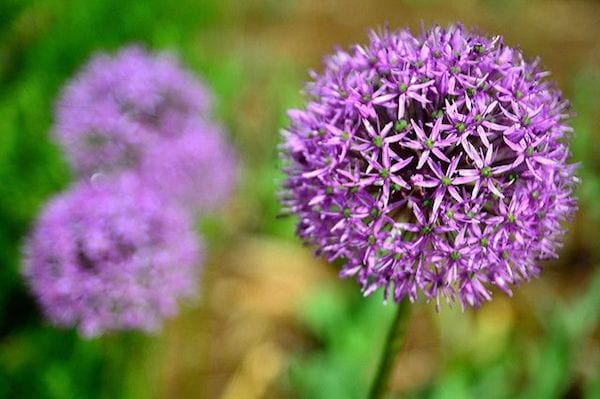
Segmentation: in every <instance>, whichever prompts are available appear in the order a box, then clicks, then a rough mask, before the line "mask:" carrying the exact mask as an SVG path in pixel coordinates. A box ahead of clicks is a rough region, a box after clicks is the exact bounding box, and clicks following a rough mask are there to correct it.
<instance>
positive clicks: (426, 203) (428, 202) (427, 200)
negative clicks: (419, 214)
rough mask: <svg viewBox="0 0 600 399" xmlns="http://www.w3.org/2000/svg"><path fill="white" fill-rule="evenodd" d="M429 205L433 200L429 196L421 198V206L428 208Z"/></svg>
mask: <svg viewBox="0 0 600 399" xmlns="http://www.w3.org/2000/svg"><path fill="white" fill-rule="evenodd" d="M431 205H433V201H432V200H430V199H429V198H427V199H424V200H423V208H429V207H430V206H431Z"/></svg>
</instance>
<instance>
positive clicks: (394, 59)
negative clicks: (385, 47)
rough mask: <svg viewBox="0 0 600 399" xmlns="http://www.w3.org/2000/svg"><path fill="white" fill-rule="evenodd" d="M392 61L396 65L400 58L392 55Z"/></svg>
mask: <svg viewBox="0 0 600 399" xmlns="http://www.w3.org/2000/svg"><path fill="white" fill-rule="evenodd" d="M390 62H391V63H392V65H396V64H397V63H398V59H397V58H396V57H392V59H391V60H390Z"/></svg>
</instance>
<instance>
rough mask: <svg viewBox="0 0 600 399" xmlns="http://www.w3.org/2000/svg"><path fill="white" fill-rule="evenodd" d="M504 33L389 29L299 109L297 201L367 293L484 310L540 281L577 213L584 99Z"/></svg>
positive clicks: (319, 83) (292, 179)
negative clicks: (577, 104) (523, 284)
mask: <svg viewBox="0 0 600 399" xmlns="http://www.w3.org/2000/svg"><path fill="white" fill-rule="evenodd" d="M546 75H547V73H546V72H543V71H541V70H540V69H539V67H538V61H537V60H535V61H533V62H528V61H525V60H524V58H523V54H522V53H521V51H520V50H518V49H515V48H511V47H509V46H507V45H505V44H504V43H503V41H502V38H501V37H499V36H496V37H493V38H488V37H485V36H481V35H478V34H474V33H468V32H466V31H465V30H464V29H463V28H462V27H461V26H460V25H459V26H450V27H449V28H447V29H444V28H442V27H439V26H434V27H433V28H432V29H430V30H429V31H423V32H422V33H421V34H420V35H419V36H417V37H415V36H413V35H412V34H411V33H410V32H409V31H408V30H402V31H395V32H392V31H389V30H387V29H385V30H383V32H381V33H379V34H378V33H375V32H373V33H372V34H371V37H370V43H369V44H368V45H366V46H361V45H355V46H353V47H352V48H351V50H350V51H348V52H346V51H341V50H340V51H337V52H336V53H335V54H334V55H332V56H330V57H328V58H326V59H325V61H324V71H323V73H322V74H317V73H312V78H313V81H312V82H310V83H309V84H308V85H307V87H306V92H307V94H308V104H307V105H306V108H305V109H302V110H292V111H290V112H289V116H290V119H291V124H290V126H289V128H288V129H286V130H285V131H284V132H283V136H284V143H283V146H282V157H283V160H284V163H285V166H284V168H285V171H286V173H287V178H286V180H285V183H284V190H283V193H282V201H283V203H284V206H285V207H286V208H287V210H288V211H290V212H292V213H295V214H297V215H298V217H299V222H298V227H297V230H298V234H299V236H300V237H301V238H302V239H303V240H304V241H306V242H307V243H308V244H311V245H313V246H315V247H316V250H317V253H318V254H321V255H323V256H324V257H326V258H327V259H328V260H329V261H333V260H336V259H342V260H345V261H346V262H345V266H344V267H343V269H342V270H341V275H342V276H356V278H357V279H358V281H359V283H360V284H361V286H362V289H363V292H364V293H365V295H368V294H370V293H372V292H374V291H375V290H376V289H378V288H380V287H383V289H384V294H385V297H386V298H387V297H388V296H389V295H391V296H392V297H393V299H394V300H395V301H400V300H401V299H402V298H404V297H406V296H408V297H409V299H410V300H411V301H414V300H416V298H417V296H419V293H421V294H422V295H423V296H424V297H425V298H427V300H433V301H435V302H436V305H437V307H438V308H439V304H440V298H445V299H446V300H447V301H448V302H449V303H453V302H454V301H455V300H456V299H458V300H459V301H460V303H461V305H462V307H463V308H464V307H466V306H473V307H478V306H479V305H480V304H481V303H482V302H483V301H485V300H489V299H490V298H491V292H490V286H491V285H495V286H497V287H499V288H500V289H501V290H503V291H504V292H506V293H507V294H509V295H511V285H514V284H517V283H519V282H520V281H522V280H528V279H530V278H531V277H532V276H537V275H538V272H539V261H540V260H542V259H547V258H552V257H556V256H557V249H558V248H559V246H560V242H561V239H562V237H563V235H564V229H563V228H562V227H561V225H562V224H563V222H564V221H565V220H568V219H569V217H570V216H572V214H573V213H574V211H575V209H576V201H575V199H574V197H573V188H574V185H575V184H576V183H577V178H576V177H575V175H574V169H575V167H574V165H572V164H569V163H568V161H567V159H568V157H569V148H568V139H569V136H570V133H571V128H570V127H569V126H568V125H567V119H568V117H569V112H568V103H567V101H565V100H563V99H562V95H561V93H560V91H559V90H558V89H556V88H555V87H554V86H553V85H552V84H551V83H550V82H548V81H546V80H545V79H544V78H545V76H546Z"/></svg>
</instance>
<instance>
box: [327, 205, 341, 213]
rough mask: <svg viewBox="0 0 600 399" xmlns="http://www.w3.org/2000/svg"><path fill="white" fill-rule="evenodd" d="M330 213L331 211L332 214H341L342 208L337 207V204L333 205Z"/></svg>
mask: <svg viewBox="0 0 600 399" xmlns="http://www.w3.org/2000/svg"><path fill="white" fill-rule="evenodd" d="M329 211H330V212H339V211H340V207H339V206H337V205H335V204H333V205H331V206H330V207H329Z"/></svg>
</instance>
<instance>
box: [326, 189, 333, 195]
mask: <svg viewBox="0 0 600 399" xmlns="http://www.w3.org/2000/svg"><path fill="white" fill-rule="evenodd" d="M325 194H327V195H331V194H333V187H327V188H325Z"/></svg>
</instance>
